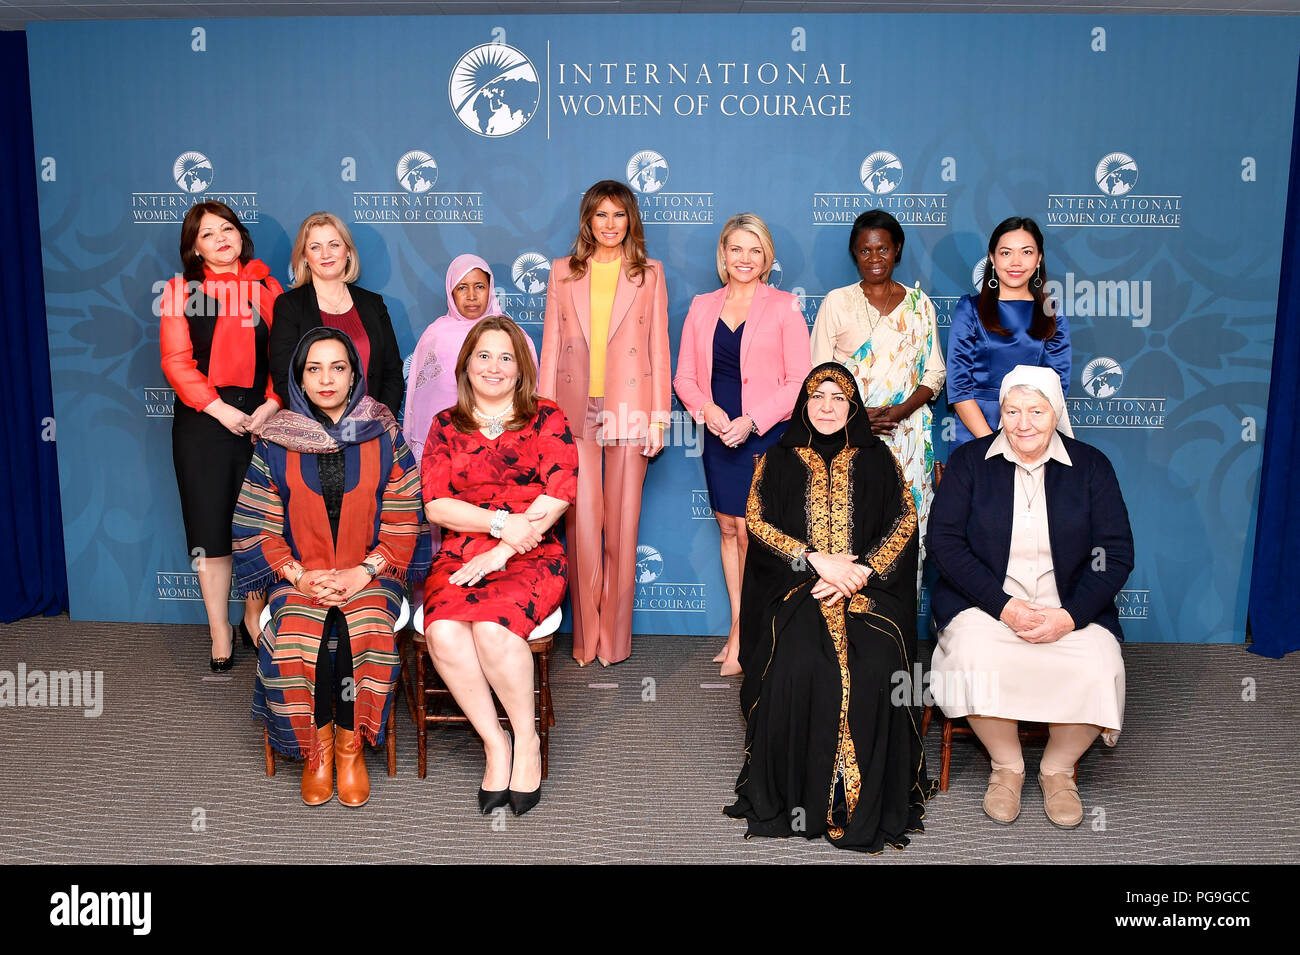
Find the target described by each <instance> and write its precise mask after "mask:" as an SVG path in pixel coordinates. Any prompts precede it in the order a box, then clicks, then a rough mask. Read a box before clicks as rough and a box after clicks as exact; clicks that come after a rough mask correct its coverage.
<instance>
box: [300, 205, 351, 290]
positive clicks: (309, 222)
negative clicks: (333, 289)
mask: <svg viewBox="0 0 1300 955" xmlns="http://www.w3.org/2000/svg"><path fill="white" fill-rule="evenodd" d="M322 225H332V226H333V227H334V228H335V229H336V230H337V231H338V234H339V238H340V239H342V240H343V244H344V245H345V246H347V249H348V267H347V271H345V272H344V273H343V281H344V282H347V283H348V284H349V285H351V284H352V283H353V282H355V281H356V280H357V279H358V278H360V277H361V256H359V255H357V244H356V243H355V242H353V241H352V233H351V232H349V231H348V227H347V226H346V225H344V224H343V220H342V219H340V218H339V217H338V216H336V215H335V214H334V213H332V212H313V213H312V214H311V215H309V216H308V217H307V218H305V219H303V220H302V225H300V226H298V238H296V239H294V240H293V253H292V254H291V255H290V256H289V261H290V262H291V263H292V264H293V287H294V288H298V287H299V286H302V285H306V284H307V283H308V282H310V281H311V269H310V268H308V267H307V233H308V232H310V231H311V230H312V229H314V228H316V227H317V226H322Z"/></svg>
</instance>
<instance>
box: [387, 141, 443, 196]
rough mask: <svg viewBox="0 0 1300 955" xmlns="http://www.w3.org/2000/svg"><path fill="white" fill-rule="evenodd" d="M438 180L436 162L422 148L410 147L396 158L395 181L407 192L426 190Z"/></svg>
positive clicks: (417, 193)
mask: <svg viewBox="0 0 1300 955" xmlns="http://www.w3.org/2000/svg"><path fill="white" fill-rule="evenodd" d="M437 181H438V163H437V161H436V160H435V159H434V158H433V157H432V156H430V155H429V154H428V153H426V152H425V151H424V150H423V149H412V150H411V151H410V152H409V153H407V154H406V155H405V156H403V157H402V158H401V159H399V160H397V182H398V184H399V185H400V186H401V187H402V188H403V189H405V190H406V191H407V192H413V193H415V194H416V195H419V194H420V193H422V192H428V191H429V190H430V189H432V188H433V184H434V183H435V182H437Z"/></svg>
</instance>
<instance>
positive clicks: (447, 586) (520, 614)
mask: <svg viewBox="0 0 1300 955" xmlns="http://www.w3.org/2000/svg"><path fill="white" fill-rule="evenodd" d="M456 383H457V395H458V400H457V403H456V405H455V406H454V407H451V408H448V409H446V410H445V411H442V412H439V414H438V415H437V417H436V418H434V421H433V425H432V427H430V429H429V437H428V440H427V441H426V442H425V446H424V455H423V457H422V458H421V461H420V472H421V484H422V485H423V489H424V500H425V505H424V510H425V514H427V515H428V518H429V521H430V523H433V524H438V525H440V526H441V527H442V529H443V530H442V550H441V551H439V553H438V556H437V557H436V558H434V562H433V568H432V569H431V570H430V572H429V579H428V582H427V583H426V585H425V588H424V593H425V597H424V620H425V636H426V639H427V641H428V647H429V655H430V657H432V659H433V664H434V666H435V667H436V668H437V670H438V673H439V675H440V676H441V677H442V679H443V681H444V682H445V683H446V684H447V688H448V689H449V690H451V692H452V695H453V696H454V697H455V698H456V702H457V703H458V704H459V705H460V708H461V710H462V711H463V712H464V714H465V715H466V716H467V717H469V720H470V722H471V723H472V724H473V726H474V729H475V730H477V731H478V734H479V736H480V737H482V739H483V748H484V749H485V750H486V752H487V768H486V769H485V770H484V772H483V784H482V786H481V787H480V789H479V808H480V809H481V810H482V811H483V812H485V813H486V812H491V811H492V810H493V809H497V808H500V807H502V806H505V805H506V804H507V803H508V804H509V805H510V808H511V809H512V810H513V811H514V813H515V814H516V815H522V814H523V813H525V812H527V811H528V810H529V809H531V808H532V807H533V806H535V805H537V802H538V800H539V799H540V798H541V791H542V789H541V787H542V756H541V739H540V738H539V737H538V735H537V730H536V727H535V726H534V724H533V656H532V652H531V651H530V650H529V648H528V636H529V634H531V633H532V632H533V630H534V629H535V628H536V627H537V625H538V624H540V623H541V622H542V621H543V620H545V619H546V618H547V617H548V616H550V614H551V613H552V611H554V610H555V609H556V608H557V607H559V606H560V602H561V601H563V600H564V591H565V581H566V577H567V573H568V563H567V561H566V559H565V554H564V546H563V545H562V544H561V543H560V540H559V537H558V536H557V535H556V532H555V527H554V525H555V522H556V521H557V520H559V518H560V515H561V514H563V513H564V512H565V510H566V509H567V508H568V507H569V506H570V505H571V504H572V503H573V501H574V497H575V496H576V494H577V480H578V452H577V448H576V447H575V446H574V443H573V436H572V435H571V434H570V433H569V426H568V422H567V421H566V419H565V417H564V412H562V411H561V410H560V408H559V406H558V405H556V404H555V403H554V402H552V401H548V400H547V399H545V398H538V397H537V368H536V366H535V365H534V364H533V361H532V358H531V356H530V355H529V353H528V345H527V343H526V341H525V339H524V333H523V331H522V330H521V329H520V328H519V326H518V325H516V324H515V323H514V322H512V321H511V320H510V319H508V318H504V317H502V316H497V315H493V316H489V317H488V318H484V319H482V320H481V321H480V322H479V323H478V324H477V325H475V326H474V328H472V329H471V330H470V333H469V336H468V337H467V338H466V339H465V344H464V345H462V346H461V350H460V356H459V358H458V359H457V361H456ZM493 692H495V693H496V695H497V699H499V700H500V701H501V705H502V706H503V707H504V708H505V711H506V715H507V716H508V717H509V718H510V725H511V727H512V728H513V729H514V748H513V752H512V749H511V743H510V737H509V736H508V735H507V734H506V733H505V732H504V731H503V730H502V729H501V724H500V723H499V722H498V721H497V711H496V706H495V705H494V704H493V702H492V694H493Z"/></svg>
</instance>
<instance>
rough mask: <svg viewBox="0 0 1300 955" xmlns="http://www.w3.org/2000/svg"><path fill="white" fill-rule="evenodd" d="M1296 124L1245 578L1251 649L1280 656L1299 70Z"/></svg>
mask: <svg viewBox="0 0 1300 955" xmlns="http://www.w3.org/2000/svg"><path fill="white" fill-rule="evenodd" d="M1296 90H1297V98H1296V123H1295V125H1294V126H1293V127H1292V134H1291V188H1290V192H1289V195H1288V196H1287V202H1286V232H1285V234H1284V237H1283V242H1282V280H1281V283H1280V285H1279V288H1278V293H1277V332H1276V334H1275V337H1274V339H1273V372H1272V377H1271V380H1270V383H1269V391H1268V426H1267V429H1266V432H1265V435H1264V462H1263V474H1262V476H1261V479H1260V486H1259V517H1258V522H1257V524H1256V527H1255V563H1254V567H1253V571H1252V574H1251V579H1250V630H1251V635H1252V637H1253V638H1254V641H1255V643H1254V645H1253V646H1252V647H1251V648H1250V649H1251V652H1252V653H1258V654H1260V655H1261V656H1266V657H1275V658H1276V657H1280V656H1282V655H1283V654H1286V653H1290V652H1291V651H1292V650H1296V649H1300V628H1297V627H1296V624H1295V609H1294V606H1293V604H1292V600H1293V599H1294V597H1295V589H1296V565H1297V558H1300V495H1297V494H1296V493H1295V492H1294V491H1291V490H1289V489H1288V486H1287V485H1288V483H1289V475H1294V474H1300V437H1298V436H1297V433H1296V427H1297V424H1300V422H1297V416H1296V411H1297V409H1298V408H1300V316H1297V314H1296V310H1297V309H1300V75H1298V76H1297V80H1296Z"/></svg>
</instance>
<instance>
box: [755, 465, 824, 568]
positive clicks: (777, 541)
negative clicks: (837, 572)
mask: <svg viewBox="0 0 1300 955" xmlns="http://www.w3.org/2000/svg"><path fill="white" fill-rule="evenodd" d="M766 465H767V455H766V454H764V455H761V456H760V457H759V458H758V459H757V460H756V461H755V463H754V480H753V482H752V483H751V484H750V485H749V499H748V500H747V501H746V502H745V530H746V531H747V532H748V533H749V536H750V537H753V538H757V539H758V540H759V541H760V542H761V543H762V544H764V545H765V546H766V547H767V548H769V549H770V550H773V551H775V552H776V553H778V554H781V555H783V556H785V557H788V558H790V559H791V560H794V559H795V558H796V557H798V556H799V555H800V554H802V553H803V552H804V551H805V550H807V549H808V548H807V547H805V546H804V544H803V542H802V541H797V540H795V539H794V538H793V537H791V536H790V535H789V534H786V533H784V532H783V531H780V530H777V529H776V528H775V527H773V526H772V525H771V524H769V523H768V522H767V521H765V520H763V500H762V497H761V495H760V493H759V486H760V485H761V484H762V482H763V471H764V469H765V468H766ZM817 549H818V548H815V547H814V548H813V550H817Z"/></svg>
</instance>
